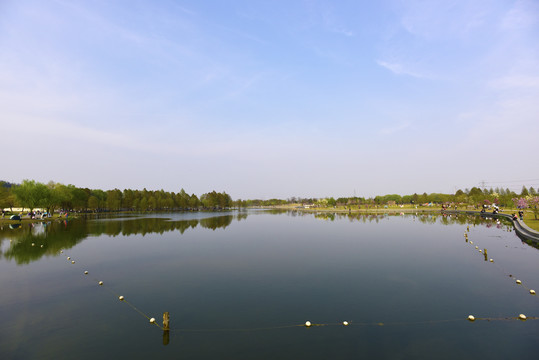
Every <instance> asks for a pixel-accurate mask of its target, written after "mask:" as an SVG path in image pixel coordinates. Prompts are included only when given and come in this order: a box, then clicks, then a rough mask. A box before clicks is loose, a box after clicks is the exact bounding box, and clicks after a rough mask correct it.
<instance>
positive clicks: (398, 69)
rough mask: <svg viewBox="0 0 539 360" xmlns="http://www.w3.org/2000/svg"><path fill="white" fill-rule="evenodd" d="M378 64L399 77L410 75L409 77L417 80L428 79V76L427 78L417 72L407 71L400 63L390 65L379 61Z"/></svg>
mask: <svg viewBox="0 0 539 360" xmlns="http://www.w3.org/2000/svg"><path fill="white" fill-rule="evenodd" d="M376 63H377V64H378V65H380V66H382V67H384V68H386V69H388V70H389V71H391V72H393V73H394V74H397V75H408V76H413V77H416V78H426V77H427V76H425V75H423V74H420V73H417V72H415V71H411V70H409V69H407V68H406V67H405V66H404V65H402V64H399V63H389V62H386V61H382V60H377V61H376Z"/></svg>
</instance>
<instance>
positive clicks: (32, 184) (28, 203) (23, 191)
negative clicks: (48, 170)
mask: <svg viewBox="0 0 539 360" xmlns="http://www.w3.org/2000/svg"><path fill="white" fill-rule="evenodd" d="M13 192H14V194H15V196H16V197H17V200H18V201H19V203H20V204H21V206H22V207H25V208H29V209H30V211H32V210H34V209H35V208H36V207H38V206H44V201H43V199H44V198H46V197H47V195H46V194H47V192H48V188H47V186H46V185H45V184H42V183H39V182H36V181H34V180H23V182H22V184H21V185H19V186H16V187H15V188H14V189H13Z"/></svg>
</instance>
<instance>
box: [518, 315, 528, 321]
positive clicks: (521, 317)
mask: <svg viewBox="0 0 539 360" xmlns="http://www.w3.org/2000/svg"><path fill="white" fill-rule="evenodd" d="M518 318H519V319H520V320H526V315H524V314H520V315H519V316H518Z"/></svg>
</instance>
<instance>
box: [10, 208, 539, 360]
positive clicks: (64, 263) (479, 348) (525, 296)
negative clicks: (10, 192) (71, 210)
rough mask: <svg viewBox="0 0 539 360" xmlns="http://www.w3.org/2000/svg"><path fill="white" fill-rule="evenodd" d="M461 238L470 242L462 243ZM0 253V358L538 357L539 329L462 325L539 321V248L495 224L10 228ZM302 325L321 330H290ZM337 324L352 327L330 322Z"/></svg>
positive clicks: (225, 216) (220, 219) (292, 215)
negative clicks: (164, 325)
mask: <svg viewBox="0 0 539 360" xmlns="http://www.w3.org/2000/svg"><path fill="white" fill-rule="evenodd" d="M468 226H469V228H470V231H469V240H470V241H473V243H474V244H473V245H472V244H470V243H469V242H466V240H465V238H464V232H465V231H466V229H467V227H468ZM10 240H11V241H10ZM32 243H34V246H32ZM41 245H43V247H41ZM476 245H477V246H478V247H479V249H487V257H486V258H485V256H484V254H483V253H480V252H479V251H478V250H477V249H475V246H476ZM0 249H1V253H0V287H1V291H0V318H1V319H2V321H1V322H0V359H97V358H112V357H115V358H129V359H138V358H141V359H142V358H149V357H158V356H161V357H167V358H174V359H176V358H177V359H276V358H277V359H298V358H311V359H358V358H365V359H374V358H376V359H432V358H437V359H455V358H459V359H478V358H489V359H509V358H519V359H536V358H537V353H538V352H539V320H528V321H518V320H505V321H503V320H491V321H486V320H478V321H475V322H473V323H472V322H469V321H467V320H466V318H467V316H468V315H469V314H473V315H474V316H475V317H476V318H491V319H495V318H505V317H515V316H518V314H521V313H523V314H526V315H527V316H539V296H532V295H530V294H529V293H528V290H527V289H535V290H536V291H539V276H538V275H539V250H537V249H536V248H533V247H531V246H529V245H527V244H525V243H523V242H522V241H521V240H520V239H519V238H518V237H517V236H516V235H515V233H514V232H512V231H511V227H510V226H509V224H504V223H502V224H496V222H494V221H492V220H482V219H479V218H475V217H464V216H461V217H458V218H455V217H451V218H450V217H443V216H441V215H421V214H420V215H417V216H416V215H397V216H388V215H378V216H374V215H372V216H365V215H363V216H359V215H355V216H351V217H349V216H346V215H333V214H329V215H328V214H319V215H315V214H302V213H296V212H289V213H272V212H267V211H257V212H254V211H252V212H241V213H238V212H231V213H222V212H221V213H187V214H180V213H175V214H157V215H156V214H153V215H144V216H132V215H131V216H123V217H121V218H104V219H88V220H72V221H69V222H68V223H63V222H59V221H56V222H51V223H49V224H35V225H29V224H23V226H22V227H20V228H18V229H11V228H10V227H9V226H5V225H4V226H3V228H2V229H0ZM60 250H62V251H63V252H64V253H63V254H60ZM67 256H70V257H71V258H72V259H73V260H75V264H71V261H68V260H67V259H66V257H67ZM489 258H493V259H494V260H495V261H494V263H491V262H489V261H485V260H487V259H489ZM85 270H88V271H89V275H84V271H85ZM509 275H511V276H509ZM516 278H518V279H520V280H522V282H523V285H517V284H516V283H515V279H516ZM98 281H103V282H104V285H103V286H99V285H98ZM119 295H123V296H125V298H126V300H128V301H129V303H130V304H132V305H133V306H135V307H136V308H137V309H138V310H140V312H142V313H143V314H144V315H147V316H150V317H155V318H156V319H157V321H158V322H159V323H160V322H161V319H162V314H163V312H165V311H168V312H170V316H171V329H172V330H171V331H170V332H169V336H168V339H167V338H166V336H164V334H163V331H162V330H160V329H159V328H158V327H157V326H155V325H151V324H150V323H149V322H148V319H147V318H145V317H144V316H143V315H141V314H140V313H139V312H137V311H136V310H135V309H133V308H132V307H130V306H129V305H128V304H126V303H124V302H121V301H119V300H118V299H117V296H119ZM307 320H309V321H311V322H312V323H315V324H327V325H326V326H314V327H311V328H305V327H303V326H294V325H300V324H303V323H305V321H307ZM345 320H346V321H348V322H350V325H349V326H347V327H344V326H342V325H338V324H339V323H342V321H345ZM164 342H168V344H167V345H164Z"/></svg>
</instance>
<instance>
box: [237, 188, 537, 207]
mask: <svg viewBox="0 0 539 360" xmlns="http://www.w3.org/2000/svg"><path fill="white" fill-rule="evenodd" d="M529 195H533V196H536V195H538V194H537V192H536V190H535V189H534V188H533V187H530V188H529V189H528V188H526V187H525V186H523V187H522V191H521V192H520V194H517V193H515V192H514V191H511V190H509V189H501V188H495V189H493V188H490V189H483V190H482V189H479V188H477V187H473V188H471V189H465V190H457V191H456V192H455V194H440V193H432V194H427V193H423V194H412V195H404V196H401V195H398V194H388V195H383V196H375V197H370V198H364V197H357V196H354V197H339V198H337V199H335V198H333V197H327V198H301V197H291V198H288V199H287V200H281V199H270V200H245V201H242V205H245V206H278V205H284V204H302V205H315V206H319V207H327V206H352V205H358V206H367V207H368V206H374V205H388V204H389V205H391V204H395V205H404V204H414V205H424V204H451V203H453V204H469V205H483V204H487V205H489V204H498V205H500V206H513V205H514V202H513V199H514V198H516V197H519V196H521V197H526V196H529Z"/></svg>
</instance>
